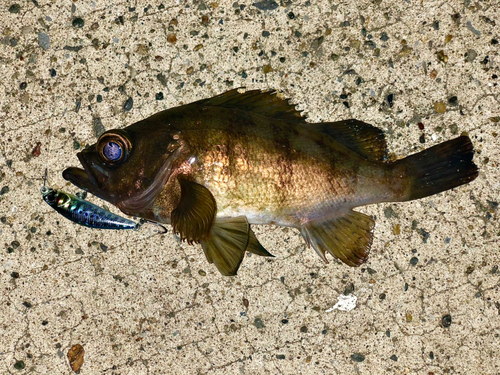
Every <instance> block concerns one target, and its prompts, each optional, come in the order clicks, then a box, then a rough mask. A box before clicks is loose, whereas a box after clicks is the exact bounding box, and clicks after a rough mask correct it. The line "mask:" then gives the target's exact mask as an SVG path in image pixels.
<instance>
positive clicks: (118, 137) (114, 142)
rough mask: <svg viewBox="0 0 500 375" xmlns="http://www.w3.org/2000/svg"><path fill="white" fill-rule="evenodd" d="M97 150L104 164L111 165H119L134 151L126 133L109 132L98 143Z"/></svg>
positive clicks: (116, 130)
mask: <svg viewBox="0 0 500 375" xmlns="http://www.w3.org/2000/svg"><path fill="white" fill-rule="evenodd" d="M97 150H98V152H99V157H100V158H101V160H102V161H103V162H105V163H106V164H109V165H119V164H121V163H123V162H124V161H125V160H126V159H127V157H128V155H129V154H130V151H132V142H131V141H130V138H129V137H128V134H127V133H126V132H125V131H123V130H121V129H115V130H109V131H107V132H105V133H104V134H103V135H101V137H100V138H99V140H98V141H97Z"/></svg>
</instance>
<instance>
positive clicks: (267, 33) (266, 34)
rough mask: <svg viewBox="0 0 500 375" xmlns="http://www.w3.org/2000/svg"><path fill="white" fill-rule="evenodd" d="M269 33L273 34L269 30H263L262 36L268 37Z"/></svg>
mask: <svg viewBox="0 0 500 375" xmlns="http://www.w3.org/2000/svg"><path fill="white" fill-rule="evenodd" d="M269 35H271V33H270V32H269V31H267V30H264V31H263V32H262V36H263V37H264V38H267V37H268V36H269Z"/></svg>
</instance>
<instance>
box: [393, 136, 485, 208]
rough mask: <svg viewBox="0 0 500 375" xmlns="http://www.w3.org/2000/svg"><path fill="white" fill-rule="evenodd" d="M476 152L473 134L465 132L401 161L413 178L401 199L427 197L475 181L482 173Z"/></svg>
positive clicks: (398, 163)
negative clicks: (478, 166) (477, 162)
mask: <svg viewBox="0 0 500 375" xmlns="http://www.w3.org/2000/svg"><path fill="white" fill-rule="evenodd" d="M473 156H474V147H473V145H472V142H471V140H470V138H469V137H468V136H461V137H458V138H455V139H452V140H450V141H447V142H443V143H441V144H438V145H436V146H434V147H431V148H428V149H427V150H424V151H421V152H419V153H418V154H414V155H410V156H408V157H406V158H404V159H402V160H399V161H397V162H396V165H397V166H398V167H399V166H400V167H403V170H404V171H405V175H406V176H407V177H408V178H409V184H408V185H407V187H406V189H405V190H406V191H405V194H404V195H403V199H401V200H402V201H407V200H408V201H409V200H413V199H419V198H423V197H427V196H429V195H433V194H437V193H440V192H442V191H445V190H449V189H452V188H454V187H457V186H460V185H463V184H466V183H468V182H471V181H473V180H474V179H475V178H476V177H477V176H478V168H477V166H476V165H475V164H474V162H473V161H472V158H473ZM398 169H399V168H398Z"/></svg>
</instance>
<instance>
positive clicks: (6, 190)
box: [0, 186, 9, 195]
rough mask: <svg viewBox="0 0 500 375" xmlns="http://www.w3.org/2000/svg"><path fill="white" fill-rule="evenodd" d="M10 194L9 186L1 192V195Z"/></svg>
mask: <svg viewBox="0 0 500 375" xmlns="http://www.w3.org/2000/svg"><path fill="white" fill-rule="evenodd" d="M8 192H9V187H8V186H4V187H3V188H2V190H0V195H4V194H7V193H8Z"/></svg>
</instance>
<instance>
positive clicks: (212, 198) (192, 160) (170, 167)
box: [63, 90, 478, 275]
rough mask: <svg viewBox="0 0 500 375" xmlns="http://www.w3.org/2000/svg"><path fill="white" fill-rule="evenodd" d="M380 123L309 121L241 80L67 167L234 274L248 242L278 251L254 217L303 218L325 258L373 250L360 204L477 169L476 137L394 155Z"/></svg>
mask: <svg viewBox="0 0 500 375" xmlns="http://www.w3.org/2000/svg"><path fill="white" fill-rule="evenodd" d="M386 155H387V147H386V142H385V138H384V135H383V133H382V131H381V130H379V129H377V128H375V127H373V126H371V125H369V124H366V123H363V122H361V121H357V120H347V121H340V122H335V123H321V124H310V123H307V122H306V121H305V119H304V118H303V117H301V116H300V114H299V113H298V112H297V111H296V110H295V108H294V107H293V106H291V105H289V104H288V102H287V101H285V100H281V99H279V98H278V97H277V96H276V95H273V94H271V93H262V92H260V91H249V92H246V93H244V94H240V93H239V92H238V91H237V90H233V91H229V92H227V93H225V94H222V95H219V96H216V97H214V98H211V99H205V100H201V101H198V102H195V103H191V104H188V105H184V106H181V107H176V108H172V109H169V110H166V111H163V112H160V113H157V114H155V115H153V116H151V117H149V118H147V119H145V120H142V121H139V122H137V123H135V124H133V125H130V126H128V127H127V128H125V129H115V130H110V131H108V132H106V133H104V134H103V135H102V136H101V137H100V139H99V140H98V142H97V143H96V144H95V145H93V146H91V147H90V148H89V149H87V150H84V151H83V152H81V153H79V154H78V157H79V159H80V162H81V163H82V165H83V167H84V169H78V168H69V169H67V170H65V171H64V173H63V176H64V177H65V178H66V179H68V180H69V181H71V182H73V183H74V184H76V185H77V186H79V187H81V188H84V189H86V190H88V191H90V192H91V193H93V194H95V195H97V196H99V197H101V198H103V199H105V200H108V201H109V202H111V203H113V204H115V205H116V206H117V207H119V208H120V209H121V210H122V211H123V212H125V213H127V214H129V215H135V216H139V217H142V218H145V219H147V220H152V221H155V222H160V223H167V224H172V225H173V227H174V231H175V232H176V233H178V234H179V235H180V237H181V239H183V240H186V241H187V242H189V243H192V242H200V243H201V245H202V247H203V250H204V252H205V255H206V256H207V258H208V260H209V261H210V262H211V263H215V265H216V266H217V268H218V269H219V271H221V273H223V274H225V275H234V274H236V271H237V269H238V267H239V265H240V263H241V261H242V259H243V255H244V253H245V251H250V252H253V253H256V254H259V255H267V256H269V255H271V254H269V252H267V251H266V250H265V249H264V248H263V247H262V245H261V244H260V243H259V242H258V240H257V239H256V237H255V235H254V234H253V232H252V230H251V228H250V226H249V225H250V224H276V225H282V226H291V227H296V228H298V229H300V231H301V233H302V235H303V236H304V238H305V240H306V242H307V243H308V244H309V245H311V246H312V247H313V248H314V249H315V250H316V252H317V253H318V254H319V255H320V257H321V258H323V259H324V260H325V261H326V257H325V254H326V253H330V254H332V255H334V256H335V257H337V258H339V259H340V260H342V261H343V262H344V263H346V264H348V265H351V266H357V265H360V264H362V263H363V262H364V261H366V259H367V256H368V252H369V249H370V246H371V242H372V238H373V233H372V231H373V227H374V222H373V220H372V219H371V218H370V217H368V216H366V215H364V214H361V213H358V212H355V211H353V210H352V209H353V208H355V207H358V206H362V205H367V204H373V203H379V202H392V201H407V200H411V199H417V198H421V197H425V196H428V195H432V194H436V193H439V192H441V191H444V190H447V189H450V188H453V187H456V186H459V185H462V184H464V183H467V182H470V181H472V180H473V179H474V178H476V176H477V173H478V171H477V167H476V166H475V165H474V163H473V162H472V156H473V148H472V144H471V142H470V140H469V138H468V137H459V138H456V139H455V140H451V141H448V142H445V143H443V144H441V145H437V146H434V147H432V148H430V149H428V150H424V151H422V152H421V153H419V154H416V155H411V156H409V157H407V158H405V159H402V160H398V161H396V162H388V161H387V160H386Z"/></svg>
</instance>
